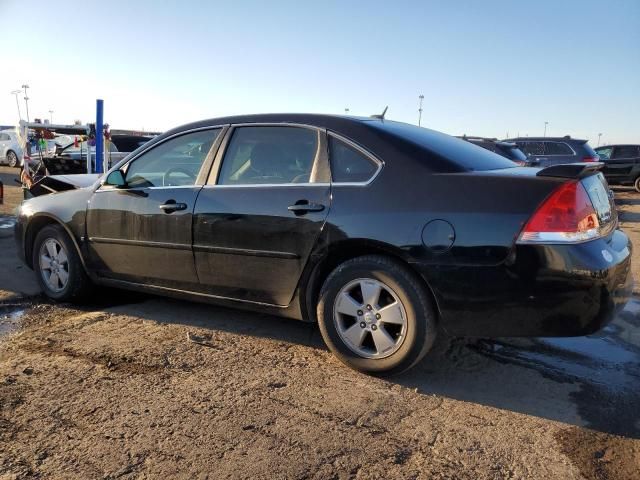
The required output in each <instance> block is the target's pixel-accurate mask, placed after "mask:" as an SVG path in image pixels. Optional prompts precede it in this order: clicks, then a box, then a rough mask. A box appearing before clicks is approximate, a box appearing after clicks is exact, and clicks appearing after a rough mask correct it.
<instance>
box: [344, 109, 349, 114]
mask: <svg viewBox="0 0 640 480" xmlns="http://www.w3.org/2000/svg"><path fill="white" fill-rule="evenodd" d="M344 114H345V115H349V107H346V108H345V109H344Z"/></svg>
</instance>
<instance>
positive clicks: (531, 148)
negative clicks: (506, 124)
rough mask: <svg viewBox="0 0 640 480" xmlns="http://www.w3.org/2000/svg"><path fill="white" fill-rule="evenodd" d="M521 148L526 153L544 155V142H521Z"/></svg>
mask: <svg viewBox="0 0 640 480" xmlns="http://www.w3.org/2000/svg"><path fill="white" fill-rule="evenodd" d="M518 145H521V147H520V148H521V149H522V151H523V152H524V153H526V154H527V155H544V143H543V142H522V143H521V144H518Z"/></svg>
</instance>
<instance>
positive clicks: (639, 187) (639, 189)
mask: <svg viewBox="0 0 640 480" xmlns="http://www.w3.org/2000/svg"><path fill="white" fill-rule="evenodd" d="M633 188H635V189H636V192H638V193H640V177H638V178H636V181H635V182H634V183H633Z"/></svg>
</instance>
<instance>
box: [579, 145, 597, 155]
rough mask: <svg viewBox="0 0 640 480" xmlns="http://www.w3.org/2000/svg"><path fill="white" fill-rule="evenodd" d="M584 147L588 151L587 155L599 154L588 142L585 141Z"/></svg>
mask: <svg viewBox="0 0 640 480" xmlns="http://www.w3.org/2000/svg"><path fill="white" fill-rule="evenodd" d="M582 148H584V150H585V151H586V152H587V155H590V156H592V157H597V156H598V154H597V153H596V151H595V150H594V149H593V148H591V145H589V144H588V143H587V142H585V143H584V145H582Z"/></svg>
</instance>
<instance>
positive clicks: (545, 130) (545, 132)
mask: <svg viewBox="0 0 640 480" xmlns="http://www.w3.org/2000/svg"><path fill="white" fill-rule="evenodd" d="M547 125H549V122H544V135H542V136H543V137H546V136H547Z"/></svg>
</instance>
